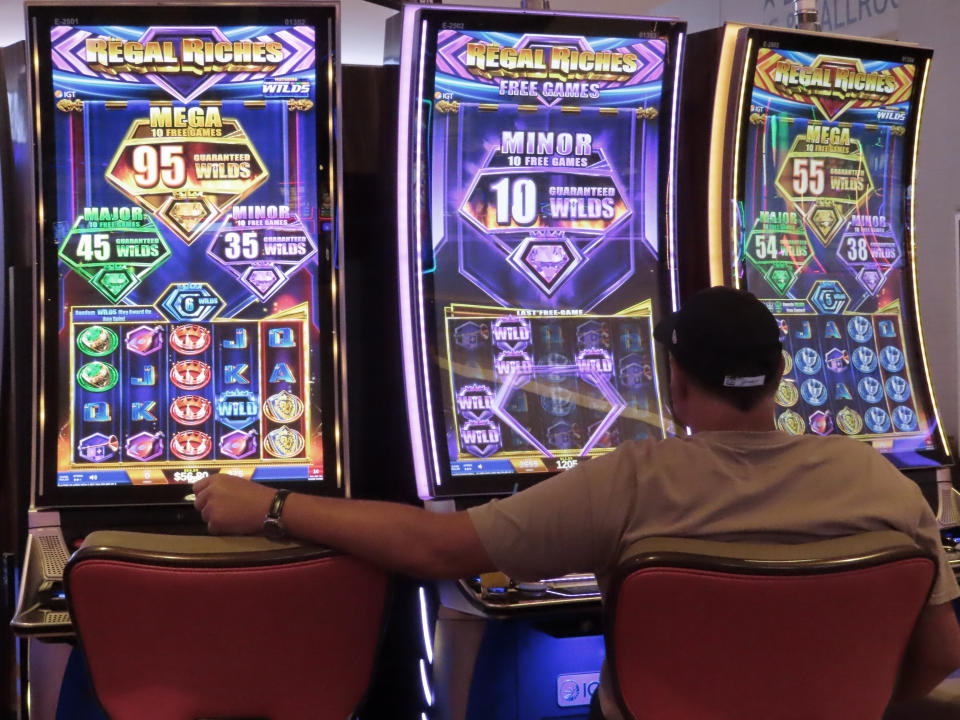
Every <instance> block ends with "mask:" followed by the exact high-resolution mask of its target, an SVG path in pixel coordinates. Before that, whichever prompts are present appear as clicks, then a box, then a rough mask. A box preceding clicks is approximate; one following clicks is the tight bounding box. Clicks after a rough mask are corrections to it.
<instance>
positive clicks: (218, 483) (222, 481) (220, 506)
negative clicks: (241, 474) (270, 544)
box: [193, 475, 276, 535]
mask: <svg viewBox="0 0 960 720" xmlns="http://www.w3.org/2000/svg"><path fill="white" fill-rule="evenodd" d="M193 491H194V493H195V494H196V496H197V498H196V500H194V501H193V506H194V507H195V508H197V510H199V511H200V516H201V517H202V518H203V521H204V522H205V523H206V524H207V530H209V531H210V533H211V534H213V535H253V534H255V533H259V532H260V531H261V530H262V529H263V519H264V517H266V515H267V512H268V511H269V510H270V503H271V502H272V501H273V496H274V494H275V493H276V490H274V489H273V488H268V487H265V486H263V485H258V484H257V483H255V482H250V481H249V480H244V479H243V478H238V477H234V476H232V475H211V476H210V477H206V478H203V479H202V480H198V481H197V482H196V483H194V485H193Z"/></svg>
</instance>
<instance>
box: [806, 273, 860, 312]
mask: <svg viewBox="0 0 960 720" xmlns="http://www.w3.org/2000/svg"><path fill="white" fill-rule="evenodd" d="M809 299H810V302H811V303H813V306H814V307H815V308H817V310H819V311H820V313H821V314H823V315H839V314H840V313H842V312H843V309H844V308H845V307H846V306H847V303H848V302H850V295H848V294H847V291H846V290H844V289H843V285H841V284H840V283H839V282H837V281H836V280H817V282H815V283H814V284H813V289H812V290H811V291H810V296H809Z"/></svg>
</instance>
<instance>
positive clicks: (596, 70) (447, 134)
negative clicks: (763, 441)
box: [387, 5, 685, 720]
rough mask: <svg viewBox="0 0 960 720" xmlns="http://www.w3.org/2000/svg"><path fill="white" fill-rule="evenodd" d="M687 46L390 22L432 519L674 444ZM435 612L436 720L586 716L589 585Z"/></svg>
mask: <svg viewBox="0 0 960 720" xmlns="http://www.w3.org/2000/svg"><path fill="white" fill-rule="evenodd" d="M684 29H685V26H684V24H683V23H682V22H679V21H676V20H670V19H663V18H659V19H658V18H636V17H619V16H604V15H587V14H578V13H551V12H544V11H533V10H505V9H496V10H481V9H476V8H474V9H467V8H460V7H442V6H429V5H420V6H412V5H411V6H407V7H406V8H404V10H403V11H402V13H401V14H400V15H398V16H395V17H394V18H392V19H391V21H390V23H389V24H388V44H387V57H388V58H390V57H391V56H393V57H396V58H397V59H398V61H399V71H400V91H399V123H398V128H399V134H398V141H397V142H398V157H399V164H400V166H399V168H398V174H397V190H398V192H397V203H398V206H397V207H398V216H397V225H398V266H399V272H398V278H399V283H400V319H401V322H400V327H401V335H402V338H401V339H402V344H403V345H402V350H403V373H404V384H405V390H406V407H407V420H408V422H409V426H410V438H411V444H412V450H413V467H414V474H415V481H416V489H417V494H418V495H419V497H420V498H421V499H422V501H423V502H424V503H425V505H426V506H427V507H428V508H429V509H431V510H434V511H437V512H448V511H452V510H454V509H463V508H466V507H469V506H471V505H474V504H478V503H481V502H485V501H487V500H489V499H490V498H493V497H497V496H503V495H508V494H510V493H513V492H516V491H517V490H520V489H523V488H526V487H529V486H531V485H533V484H534V483H537V482H539V481H541V480H543V479H545V478H548V477H550V476H552V475H553V474H555V473H556V472H558V471H561V470H564V469H566V468H570V467H573V466H575V465H576V464H578V463H580V462H583V461H585V460H587V459H589V458H591V457H595V456H597V455H601V454H604V453H607V452H609V451H610V450H612V449H613V448H614V447H616V446H617V445H618V444H619V443H621V442H624V441H626V440H629V439H634V438H646V437H654V438H663V437H665V436H668V435H670V434H674V433H675V432H676V428H675V427H674V425H673V421H672V419H671V417H670V413H669V409H668V407H667V404H666V401H665V395H666V393H665V388H666V385H665V381H666V375H665V367H664V365H663V363H662V358H661V357H660V356H659V355H658V351H657V348H656V347H655V346H654V344H653V339H652V328H653V325H654V323H655V322H656V320H657V319H658V318H659V317H660V316H661V315H663V314H664V313H668V312H670V311H672V310H673V309H674V308H675V307H676V303H677V300H678V293H679V289H678V286H677V277H676V262H675V260H676V254H677V248H676V233H675V207H674V192H675V188H674V186H673V183H672V178H673V175H674V158H675V152H676V128H675V122H676V103H677V102H678V95H677V83H678V80H679V72H680V58H681V52H682V45H683V38H684ZM580 570H586V569H580ZM436 592H437V594H438V597H439V599H440V605H441V607H440V609H439V621H438V622H437V623H436V625H434V624H433V623H432V622H430V621H427V622H425V623H424V625H425V638H426V640H427V644H428V645H430V644H432V645H433V646H434V647H435V648H436V653H437V654H436V657H434V656H433V654H432V651H431V652H429V653H428V654H427V655H428V656H427V657H426V658H425V660H424V661H423V663H424V665H423V674H424V684H425V688H426V692H428V693H429V694H433V695H434V696H435V698H436V703H435V707H434V709H433V713H435V716H436V717H438V718H445V717H463V716H465V717H467V718H471V719H474V718H484V720H490V719H498V720H499V719H501V718H503V719H507V718H541V717H551V718H554V717H555V718H573V717H577V718H582V717H586V714H587V705H588V704H589V701H590V697H591V694H592V692H593V691H594V689H595V688H596V682H597V678H598V673H599V669H600V664H601V662H602V658H603V640H602V637H601V636H600V632H601V631H600V627H599V623H598V619H599V613H600V597H599V591H598V588H597V586H596V582H595V579H594V578H593V576H592V575H590V574H588V573H586V572H582V573H580V574H575V575H571V576H566V577H562V578H549V579H543V580H541V581H539V582H533V583H517V582H515V581H513V580H512V579H510V578H507V577H505V576H503V575H488V576H483V577H475V578H465V579H463V580H461V581H459V582H456V583H441V584H439V585H438V586H437V587H436ZM433 633H436V635H435V640H434V641H433V642H432V643H430V638H431V637H434V636H433Z"/></svg>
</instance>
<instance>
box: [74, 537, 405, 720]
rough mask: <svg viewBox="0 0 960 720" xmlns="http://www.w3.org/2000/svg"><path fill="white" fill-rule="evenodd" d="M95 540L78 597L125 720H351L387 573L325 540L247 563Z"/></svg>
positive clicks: (111, 711) (88, 639)
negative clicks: (140, 550)
mask: <svg viewBox="0 0 960 720" xmlns="http://www.w3.org/2000/svg"><path fill="white" fill-rule="evenodd" d="M85 550H86V548H84V549H81V551H79V552H78V553H77V555H76V556H75V557H74V558H73V559H72V560H71V562H70V564H69V566H68V569H67V573H66V583H67V594H68V600H69V603H70V609H71V614H72V618H73V622H74V625H75V627H76V629H77V633H78V636H79V639H80V642H81V645H82V648H83V650H84V651H85V653H86V655H87V660H88V664H89V667H90V674H91V677H92V680H93V685H94V688H95V690H96V693H97V696H98V698H99V699H100V702H101V704H102V706H103V708H104V710H105V711H106V713H107V714H108V716H109V717H110V718H111V719H112V720H195V719H196V718H269V719H270V720H325V719H326V718H331V719H336V720H344V719H345V718H347V717H348V716H350V714H351V713H352V712H353V711H354V709H355V707H356V706H357V704H358V702H359V701H360V700H361V698H362V696H363V694H364V692H365V690H366V687H367V684H368V683H369V681H370V675H371V671H372V667H373V662H374V657H375V655H376V650H377V647H378V643H379V638H380V633H381V626H382V618H383V615H384V606H385V598H386V587H387V578H386V575H385V574H384V573H383V572H381V571H379V570H376V569H374V568H372V567H371V566H369V565H367V564H366V563H363V562H361V561H359V560H356V559H354V558H352V557H347V556H343V555H336V554H334V553H332V552H331V551H329V550H325V549H322V548H307V547H304V548H300V549H299V550H293V551H290V550H287V551H285V552H283V553H280V554H279V555H275V556H274V557H273V558H272V559H271V558H270V557H269V554H266V555H262V556H261V557H259V558H258V559H255V560H252V559H251V558H249V557H247V558H238V559H234V560H235V561H234V562H231V561H230V560H229V559H228V558H225V557H221V558H220V559H219V560H217V561H211V560H210V558H207V560H206V561H204V560H198V558H196V557H193V558H179V560H178V559H177V558H175V557H166V558H156V557H154V558H153V559H152V560H151V559H150V558H146V559H145V558H144V557H142V554H140V555H141V557H137V555H138V554H137V553H134V554H125V553H123V552H116V551H110V550H109V549H106V548H94V549H91V550H90V551H89V552H85ZM191 565H192V566H191ZM204 565H206V566H204Z"/></svg>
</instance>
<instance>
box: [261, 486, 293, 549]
mask: <svg viewBox="0 0 960 720" xmlns="http://www.w3.org/2000/svg"><path fill="white" fill-rule="evenodd" d="M289 494H290V491H289V490H277V493H276V495H274V496H273V500H272V501H271V502H270V509H269V510H267V516H266V517H265V518H264V519H263V534H264V535H266V536H267V537H268V538H272V539H278V538H282V537H283V536H284V535H285V534H286V533H285V532H284V528H283V523H282V522H281V521H280V514H281V513H282V512H283V505H284V503H285V502H286V501H287V496H288V495H289Z"/></svg>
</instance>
